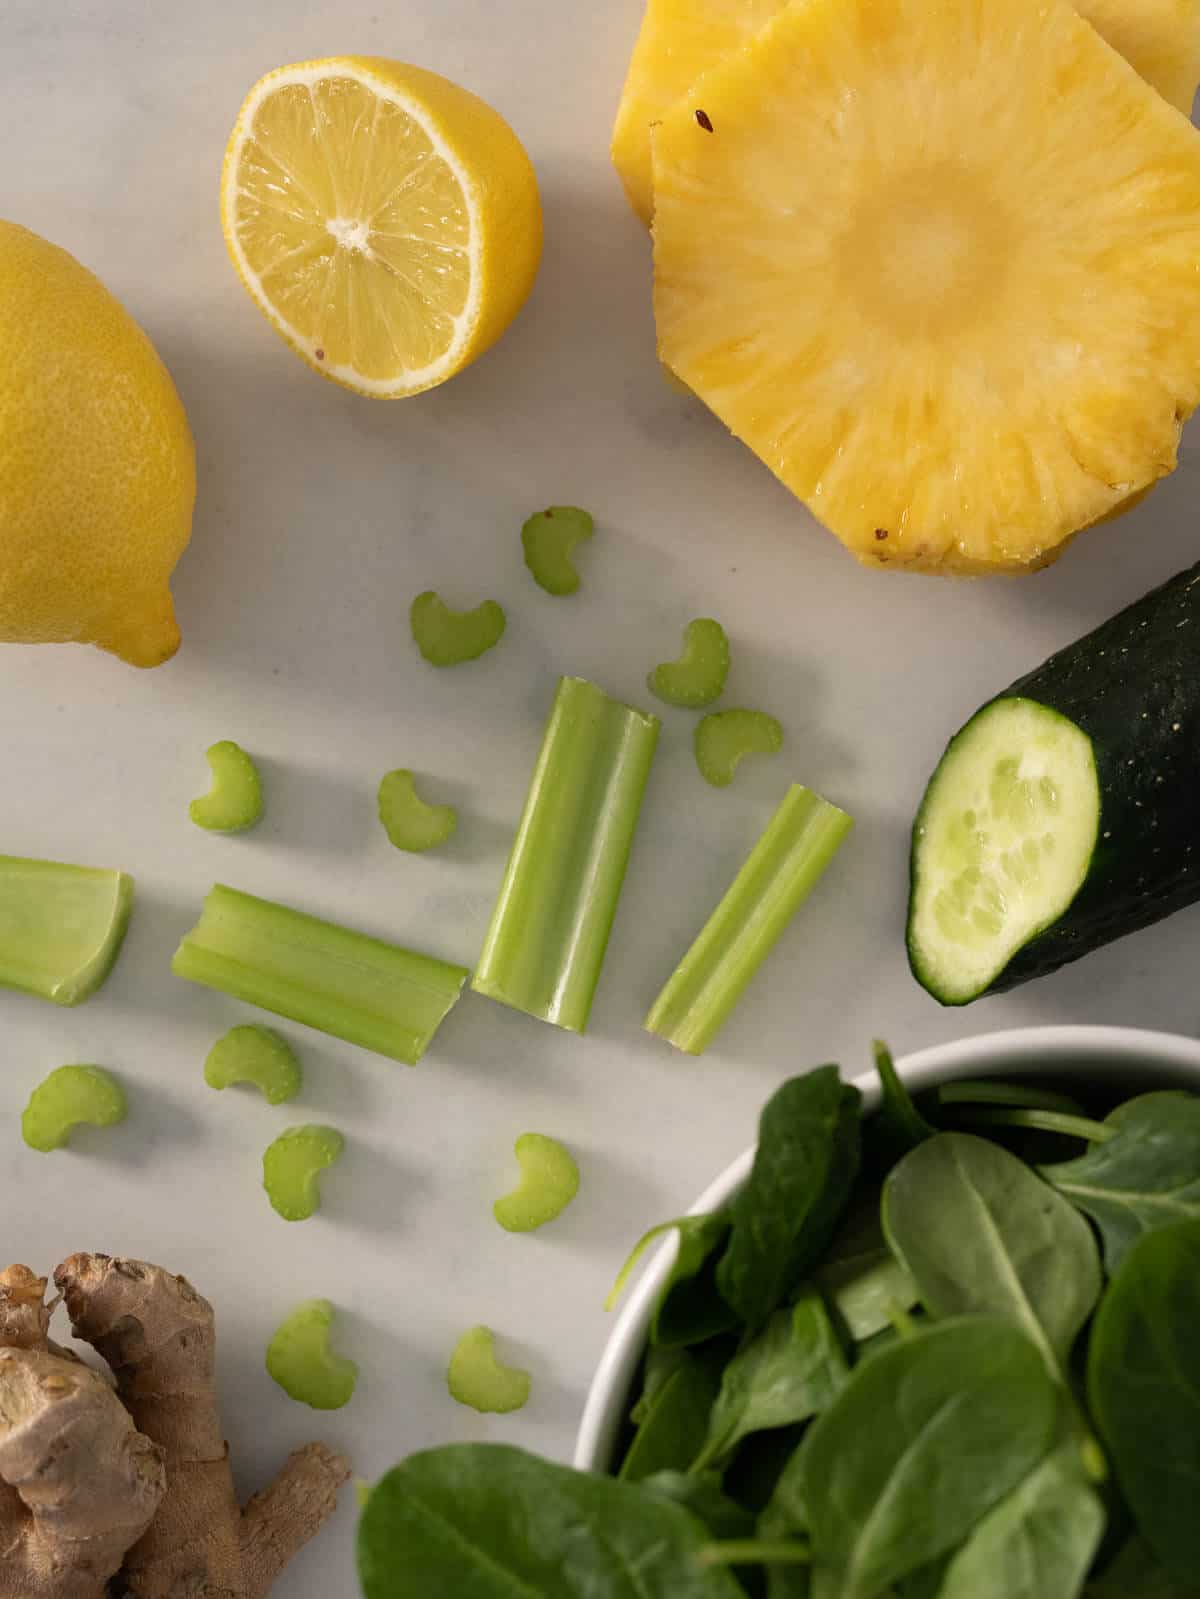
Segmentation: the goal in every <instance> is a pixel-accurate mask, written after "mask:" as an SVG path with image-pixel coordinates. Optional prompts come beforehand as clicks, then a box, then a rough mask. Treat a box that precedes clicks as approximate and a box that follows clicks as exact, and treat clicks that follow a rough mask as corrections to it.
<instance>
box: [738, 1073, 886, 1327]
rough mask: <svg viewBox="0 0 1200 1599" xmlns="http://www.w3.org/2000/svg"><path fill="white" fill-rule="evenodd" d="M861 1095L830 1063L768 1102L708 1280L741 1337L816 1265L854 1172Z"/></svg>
mask: <svg viewBox="0 0 1200 1599" xmlns="http://www.w3.org/2000/svg"><path fill="white" fill-rule="evenodd" d="M861 1102H862V1096H861V1095H860V1094H859V1092H858V1090H857V1089H856V1088H851V1087H850V1086H849V1085H847V1084H844V1083H843V1082H842V1081H841V1079H840V1078H839V1076H838V1069H837V1067H836V1066H820V1067H818V1068H817V1069H816V1071H812V1072H809V1073H808V1074H807V1075H806V1076H804V1077H793V1078H792V1079H791V1080H790V1081H789V1082H786V1083H784V1085H783V1086H782V1088H780V1089H778V1090H777V1092H776V1093H775V1094H774V1095H773V1096H772V1097H771V1099H769V1100H768V1101H767V1104H766V1107H765V1109H764V1110H763V1113H762V1117H761V1119H760V1121H759V1131H758V1149H757V1152H756V1153H755V1156H754V1166H753V1168H752V1170H751V1172H750V1176H749V1178H748V1179H747V1182H746V1186H745V1187H744V1188H743V1189H742V1191H741V1193H740V1194H739V1195H738V1196H737V1198H736V1199H735V1200H734V1202H733V1231H732V1233H731V1234H730V1238H729V1243H728V1246H727V1247H726V1250H725V1253H724V1255H723V1256H722V1258H721V1263H720V1266H719V1267H718V1269H717V1284H718V1287H719V1288H720V1290H721V1295H722V1297H723V1298H724V1300H725V1302H726V1304H728V1305H730V1306H731V1307H732V1308H733V1309H734V1310H735V1311H737V1313H738V1315H739V1316H740V1317H741V1319H742V1321H743V1322H744V1323H745V1324H746V1327H747V1328H748V1329H749V1331H750V1332H757V1330H758V1329H759V1328H760V1327H761V1326H762V1324H763V1322H765V1321H766V1319H767V1317H768V1316H769V1315H770V1314H771V1312H772V1311H773V1310H774V1309H775V1308H776V1306H778V1305H780V1304H781V1303H782V1302H783V1300H784V1299H785V1298H786V1297H787V1295H788V1293H789V1292H790V1291H791V1290H792V1289H793V1288H795V1287H796V1285H797V1283H798V1282H799V1281H800V1279H801V1278H802V1277H803V1276H804V1274H805V1273H806V1272H807V1271H808V1269H809V1267H811V1266H813V1265H815V1264H816V1262H817V1260H818V1259H819V1258H820V1256H821V1254H822V1252H823V1250H824V1249H825V1247H826V1245H827V1244H828V1243H829V1240H830V1238H831V1237H832V1235H833V1230H834V1228H835V1227H836V1226H837V1223H838V1219H839V1217H840V1216H841V1213H842V1211H843V1210H844V1208H845V1206H846V1202H847V1200H848V1199H849V1197H850V1190H851V1188H852V1186H853V1184H854V1179H855V1177H856V1176H857V1174H858V1164H859V1158H860V1143H861V1131H860V1122H859V1106H860V1105H861Z"/></svg>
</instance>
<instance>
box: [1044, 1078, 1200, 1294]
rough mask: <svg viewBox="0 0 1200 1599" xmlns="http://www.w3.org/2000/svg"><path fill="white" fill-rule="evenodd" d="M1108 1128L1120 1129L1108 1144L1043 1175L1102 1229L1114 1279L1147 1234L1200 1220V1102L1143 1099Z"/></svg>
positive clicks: (1166, 1096)
mask: <svg viewBox="0 0 1200 1599" xmlns="http://www.w3.org/2000/svg"><path fill="white" fill-rule="evenodd" d="M1104 1125H1105V1126H1106V1127H1111V1128H1113V1129H1114V1131H1113V1136H1112V1137H1111V1138H1110V1139H1108V1140H1107V1141H1106V1142H1105V1143H1103V1144H1094V1145H1093V1146H1092V1147H1091V1148H1090V1149H1089V1150H1088V1151H1087V1153H1086V1154H1084V1155H1080V1156H1079V1157H1078V1159H1077V1160H1068V1161H1062V1162H1060V1163H1059V1164H1058V1165H1056V1166H1043V1167H1042V1168H1041V1172H1042V1176H1043V1177H1044V1178H1045V1179H1046V1181H1047V1182H1050V1183H1053V1184H1054V1186H1055V1188H1056V1189H1057V1190H1058V1191H1059V1193H1060V1194H1065V1195H1066V1197H1067V1198H1068V1199H1069V1200H1070V1201H1071V1203H1072V1204H1073V1205H1077V1206H1078V1207H1079V1209H1080V1210H1082V1211H1083V1212H1085V1214H1086V1215H1088V1216H1090V1217H1091V1218H1092V1220H1093V1221H1094V1222H1095V1223H1096V1226H1097V1227H1098V1228H1099V1229H1100V1234H1101V1237H1102V1238H1103V1239H1104V1262H1105V1265H1106V1266H1107V1267H1108V1271H1109V1274H1110V1276H1111V1275H1112V1274H1113V1273H1114V1272H1115V1271H1116V1270H1117V1269H1118V1267H1119V1266H1120V1264H1121V1261H1122V1259H1123V1258H1124V1256H1125V1253H1126V1251H1127V1250H1128V1249H1129V1247H1130V1245H1131V1244H1132V1243H1133V1242H1134V1240H1135V1239H1137V1238H1140V1237H1141V1236H1142V1234H1143V1233H1147V1232H1149V1231H1150V1230H1151V1229H1152V1228H1154V1227H1161V1226H1162V1225H1163V1224H1164V1223H1165V1222H1173V1221H1183V1220H1185V1219H1187V1218H1189V1217H1191V1218H1200V1096H1197V1095H1195V1094H1187V1093H1180V1092H1178V1091H1176V1090H1166V1091H1164V1092H1162V1093H1156V1094H1141V1095H1139V1096H1138V1098H1137V1099H1131V1100H1128V1101H1127V1102H1126V1103H1125V1104H1124V1105H1120V1106H1118V1107H1117V1109H1116V1110H1114V1111H1113V1112H1112V1114H1111V1115H1110V1116H1108V1117H1106V1119H1105V1123H1104Z"/></svg>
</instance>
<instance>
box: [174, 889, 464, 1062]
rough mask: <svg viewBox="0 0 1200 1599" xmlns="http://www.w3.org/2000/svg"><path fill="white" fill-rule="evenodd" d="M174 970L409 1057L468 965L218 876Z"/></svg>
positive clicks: (419, 1048) (426, 1037) (421, 1047)
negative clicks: (354, 929) (369, 933)
mask: <svg viewBox="0 0 1200 1599" xmlns="http://www.w3.org/2000/svg"><path fill="white" fill-rule="evenodd" d="M171 969H172V971H173V972H174V973H175V975H176V976H177V977H185V978H187V980H188V981H189V982H192V983H203V984H204V985H205V986H206V987H207V988H217V989H220V991H221V992H222V993H223V994H232V995H234V997H235V998H237V999H244V1000H246V1001H248V1002H249V1003H250V1004H251V1005H258V1006H260V1007H261V1008H262V1009H263V1010H269V1011H273V1012H274V1013H275V1014H276V1015H277V1016H287V1017H288V1018H290V1020H292V1021H294V1022H303V1023H304V1024H305V1025H306V1026H308V1027H315V1028H317V1029H319V1031H321V1032H323V1033H331V1034H332V1035H333V1037H335V1038H344V1039H346V1040H347V1042H349V1043H351V1044H360V1045H361V1046H362V1047H363V1049H373V1050H374V1051H375V1052H376V1053H377V1054H379V1055H387V1056H389V1057H390V1058H391V1059H392V1060H399V1061H403V1062H404V1063H405V1064H406V1065H408V1066H415V1065H416V1064H417V1062H418V1061H419V1060H420V1058H421V1056H422V1055H423V1054H424V1053H425V1050H426V1049H427V1048H428V1046H429V1043H430V1041H431V1039H432V1038H433V1035H434V1034H435V1033H436V1032H437V1030H438V1027H439V1026H440V1024H441V1022H442V1019H443V1018H444V1017H445V1015H446V1014H447V1012H448V1011H449V1010H450V1008H451V1007H452V1006H453V1004H454V1002H455V1000H457V998H458V996H459V994H460V993H461V992H462V987H463V984H464V983H465V982H466V980H467V970H466V968H465V967H463V966H453V965H451V964H450V963H449V962H448V961H442V960H436V959H435V958H434V957H433V956H431V955H419V954H416V953H414V952H413V951H412V950H407V949H401V948H400V947H399V945H397V944H387V943H384V941H383V940H382V939H379V938H370V937H368V936H367V935H366V934H365V933H355V932H351V930H350V929H349V928H347V927H339V926H338V925H337V924H336V923H334V922H325V921H321V920H320V919H319V918H318V917H316V916H306V915H305V914H304V913H303V912H302V911H294V910H291V909H289V907H288V906H286V905H275V904H273V903H272V902H271V901H270V900H266V899H257V898H255V896H254V895H253V894H242V893H240V892H239V891H238V890H237V889H236V888H226V887H225V886H224V885H223V884H221V883H218V884H217V886H216V887H215V888H214V889H213V890H212V892H211V893H210V894H209V896H208V898H207V899H206V900H205V902H204V911H203V914H202V915H201V917H200V920H199V922H198V923H197V924H196V926H195V927H194V928H193V929H192V931H191V932H190V933H188V934H187V935H186V937H185V938H184V940H183V942H182V944H180V946H179V948H178V950H176V952H175V959H174V960H173V961H172V963H171Z"/></svg>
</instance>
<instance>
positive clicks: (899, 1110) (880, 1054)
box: [871, 1039, 936, 1160]
mask: <svg viewBox="0 0 1200 1599" xmlns="http://www.w3.org/2000/svg"><path fill="white" fill-rule="evenodd" d="M871 1048H872V1053H873V1056H874V1060H875V1070H876V1071H877V1072H878V1074H879V1086H880V1088H881V1089H882V1090H883V1101H882V1103H881V1104H880V1107H879V1109H878V1110H877V1111H876V1113H875V1115H874V1116H873V1117H872V1118H871V1141H872V1145H873V1147H874V1149H875V1150H876V1151H877V1152H879V1153H884V1152H886V1153H888V1154H890V1156H891V1159H892V1160H899V1158H900V1156H901V1155H904V1154H906V1153H907V1152H908V1151H909V1150H910V1149H915V1148H916V1147H917V1145H918V1144H921V1143H924V1141H925V1139H927V1138H932V1137H933V1135H934V1132H935V1131H936V1129H935V1128H933V1127H931V1126H930V1125H929V1123H928V1122H927V1121H926V1120H925V1118H924V1116H922V1115H921V1112H920V1111H919V1110H918V1109H917V1107H916V1106H915V1105H914V1104H913V1102H912V1100H911V1098H910V1097H909V1093H908V1089H907V1088H905V1086H904V1084H903V1083H902V1082H901V1081H900V1074H899V1072H897V1070H896V1063H895V1061H893V1059H892V1052H891V1050H890V1049H889V1048H888V1047H887V1045H886V1044H883V1043H881V1042H880V1041H879V1039H876V1040H875V1042H874V1044H873V1045H872V1046H871Z"/></svg>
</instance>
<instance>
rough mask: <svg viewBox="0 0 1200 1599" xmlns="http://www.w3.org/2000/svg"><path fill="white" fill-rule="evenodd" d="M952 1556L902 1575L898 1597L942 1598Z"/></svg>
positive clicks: (897, 1591) (945, 1556) (946, 1556)
mask: <svg viewBox="0 0 1200 1599" xmlns="http://www.w3.org/2000/svg"><path fill="white" fill-rule="evenodd" d="M950 1558H951V1557H950V1556H949V1555H939V1556H938V1558H937V1559H936V1560H931V1561H929V1563H928V1565H924V1566H918V1567H917V1569H916V1570H915V1571H910V1572H909V1574H908V1576H907V1577H901V1579H900V1581H899V1582H898V1583H897V1584H896V1590H895V1591H896V1599H941V1594H942V1579H943V1577H945V1575H946V1567H947V1566H948V1565H949V1564H950ZM1055 1599H1057V1595H1056V1596H1055Z"/></svg>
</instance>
